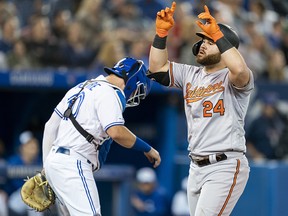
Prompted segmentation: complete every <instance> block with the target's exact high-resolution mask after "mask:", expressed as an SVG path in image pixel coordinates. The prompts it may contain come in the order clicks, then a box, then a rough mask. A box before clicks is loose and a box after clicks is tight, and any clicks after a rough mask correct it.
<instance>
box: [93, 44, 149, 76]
mask: <svg viewBox="0 0 288 216" xmlns="http://www.w3.org/2000/svg"><path fill="white" fill-rule="evenodd" d="M123 56H126V52H125V47H124V43H123V41H122V40H117V39H114V40H107V41H105V42H104V43H103V44H102V46H101V48H100V50H99V52H98V54H97V56H96V58H95V59H94V62H93V63H92V65H91V69H92V70H93V71H96V72H97V73H102V74H105V72H104V71H103V67H111V68H112V67H113V66H114V65H115V64H116V63H117V62H118V60H119V59H121V58H122V57H123ZM144 63H145V62H144Z"/></svg>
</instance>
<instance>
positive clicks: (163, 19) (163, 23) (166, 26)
mask: <svg viewBox="0 0 288 216" xmlns="http://www.w3.org/2000/svg"><path fill="white" fill-rule="evenodd" d="M175 9H176V2H173V3H172V5H171V8H169V7H166V8H165V10H164V9H162V10H161V11H158V12H157V17H156V34H157V35H158V36H159V37H166V36H167V35H168V31H169V30H170V29H171V28H172V27H173V26H174V18H173V15H174V11H175Z"/></svg>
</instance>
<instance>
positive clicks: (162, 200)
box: [131, 167, 170, 216]
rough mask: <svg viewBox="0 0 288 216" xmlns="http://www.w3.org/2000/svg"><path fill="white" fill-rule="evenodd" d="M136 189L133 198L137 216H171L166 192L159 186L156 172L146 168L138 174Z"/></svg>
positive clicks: (132, 202) (132, 201)
mask: <svg viewBox="0 0 288 216" xmlns="http://www.w3.org/2000/svg"><path fill="white" fill-rule="evenodd" d="M136 184H137V185H136V189H135V191H134V193H133V194H132V197H131V204H132V207H133V209H134V215H135V216H169V215H170V212H169V210H170V205H169V204H170V203H169V199H168V196H167V194H166V191H165V190H164V189H163V188H162V187H161V186H160V185H158V182H157V176H156V173H155V171H154V170H153V169H152V168H150V167H144V168H141V169H139V170H138V171H137V173H136Z"/></svg>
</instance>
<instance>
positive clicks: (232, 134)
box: [169, 62, 254, 155]
mask: <svg viewBox="0 0 288 216" xmlns="http://www.w3.org/2000/svg"><path fill="white" fill-rule="evenodd" d="M228 72H229V70H228V69H227V68H225V69H222V70H220V71H217V72H214V73H207V72H205V71H204V69H203V67H197V66H192V65H186V64H179V63H175V62H171V64H170V72H169V73H170V74H169V75H170V86H171V87H177V88H180V89H182V90H183V97H184V104H185V114H186V118H187V124H188V125H187V126H188V142H189V147H188V150H189V151H190V152H191V153H192V154H193V155H209V154H213V153H217V152H227V151H228V152H230V151H239V152H245V151H246V145H245V132H244V117H245V114H246V111H247V108H248V104H249V95H250V93H251V91H252V89H253V88H254V80H253V75H252V72H251V71H250V81H249V83H248V84H247V85H246V86H245V87H243V88H236V87H235V86H233V84H232V83H231V82H230V81H229V77H228Z"/></svg>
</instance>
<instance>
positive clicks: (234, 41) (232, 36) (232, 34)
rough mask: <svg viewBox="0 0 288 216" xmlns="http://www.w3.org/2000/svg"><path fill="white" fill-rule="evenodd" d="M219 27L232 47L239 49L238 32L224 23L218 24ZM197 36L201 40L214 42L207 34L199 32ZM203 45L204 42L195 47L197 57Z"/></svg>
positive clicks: (197, 43)
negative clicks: (205, 38) (208, 39)
mask: <svg viewBox="0 0 288 216" xmlns="http://www.w3.org/2000/svg"><path fill="white" fill-rule="evenodd" d="M218 26H219V27H220V30H221V32H222V33H223V34H224V37H225V38H226V39H227V40H228V41H229V42H230V43H231V45H232V46H234V47H236V48H237V49H238V47H239V42H240V40H239V36H238V34H237V33H236V31H235V30H234V29H233V28H231V27H230V26H229V25H226V24H223V23H218ZM196 35H198V36H199V37H201V38H204V37H207V38H210V39H211V40H213V39H212V38H211V36H210V35H208V34H207V33H206V32H197V33H196ZM201 44H202V40H200V41H198V42H196V43H195V44H194V45H193V47H192V52H193V54H194V55H195V56H196V55H197V54H198V52H199V49H200V46H201Z"/></svg>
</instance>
